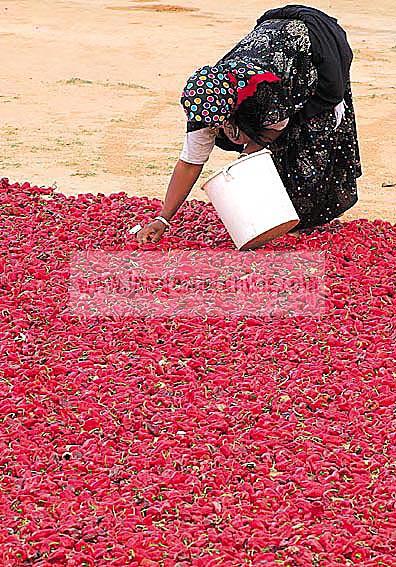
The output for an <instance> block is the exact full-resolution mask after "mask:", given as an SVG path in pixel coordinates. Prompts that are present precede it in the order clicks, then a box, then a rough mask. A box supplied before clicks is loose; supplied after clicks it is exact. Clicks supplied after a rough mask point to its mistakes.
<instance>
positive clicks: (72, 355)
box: [0, 179, 396, 567]
mask: <svg viewBox="0 0 396 567" xmlns="http://www.w3.org/2000/svg"><path fill="white" fill-rule="evenodd" d="M159 209H160V201H157V200H149V199H146V198H137V197H128V196H127V195H126V194H125V193H118V194H114V195H110V196H104V195H97V196H94V195H90V194H89V195H79V196H77V197H66V196H64V195H62V194H60V193H55V191H54V189H52V188H42V187H34V186H31V185H29V184H28V183H23V184H18V183H12V184H11V183H10V182H9V181H8V180H7V179H3V180H1V182H0V218H1V254H0V274H1V289H2V295H1V300H0V302H1V305H0V317H1V318H0V336H1V343H0V361H1V365H0V383H1V388H0V565H1V566H3V567H14V566H29V565H32V566H40V567H43V566H50V565H59V566H62V565H68V566H76V567H77V566H79V567H80V566H81V567H82V566H85V567H91V566H92V567H94V566H95V567H97V566H102V565H114V566H120V567H123V566H126V565H132V566H136V567H137V566H142V567H155V566H160V567H161V566H164V567H187V566H189V565H194V566H197V567H216V566H230V567H231V566H235V567H240V566H242V565H251V566H256V565H257V566H262V565H263V566H264V565H268V566H277V565H283V566H285V567H287V566H290V567H293V566H302V567H307V566H313V567H319V566H320V567H322V566H323V567H327V566H329V567H330V566H331V567H334V566H335V565H342V566H343V565H362V566H364V567H374V566H379V565H382V566H388V567H391V566H394V565H395V557H396V500H395V496H396V482H395V468H396V449H395V438H396V429H395V420H396V390H395V387H394V384H395V378H396V373H395V367H394V359H395V339H396V316H395V302H396V297H395V283H396V280H395V254H396V227H395V226H392V225H391V224H389V223H387V222H382V221H376V222H368V221H365V220H359V221H353V222H349V223H340V222H334V223H331V224H329V225H327V226H325V227H322V228H318V229H315V230H314V231H312V232H311V233H310V234H308V233H303V234H300V235H298V236H297V237H296V236H293V235H287V236H284V237H282V238H280V239H278V240H276V241H273V242H272V243H270V244H268V245H266V246H265V247H264V248H263V249H261V250H257V251H255V252H252V253H249V254H250V256H249V255H247V256H245V258H252V259H253V260H254V261H259V260H260V258H261V257H262V256H263V255H265V254H269V253H276V252H277V253H292V252H295V251H300V252H302V251H311V252H312V251H315V252H316V253H317V254H319V255H323V256H325V257H326V269H325V273H324V275H323V281H322V283H323V289H324V290H325V297H324V308H323V309H322V311H321V313H320V315H319V316H318V317H315V316H314V315H312V316H310V315H307V314H306V313H305V314H304V313H302V312H296V313H295V314H294V315H290V314H289V315H285V316H258V315H256V316H255V315H254V313H251V312H249V314H247V315H246V316H241V317H227V316H221V314H212V315H211V314H210V313H209V314H207V316H192V315H190V316H176V317H170V316H169V314H168V315H167V316H166V317H161V316H156V317H152V318H149V317H147V315H146V316H145V317H142V318H140V319H139V317H136V316H135V315H134V316H133V317H132V316H128V314H126V315H124V316H122V317H111V315H109V314H106V315H105V316H92V317H79V315H78V313H77V312H73V311H71V310H70V305H69V303H70V299H69V291H70V290H69V281H70V266H71V263H70V258H71V257H72V255H73V254H74V253H76V252H78V251H84V250H102V251H103V250H104V251H106V252H107V253H117V252H122V253H124V254H126V253H129V252H130V253H132V252H136V251H137V250H138V245H137V243H136V240H135V239H134V238H133V237H132V236H131V235H130V234H129V233H128V231H127V230H126V227H128V226H132V224H134V223H136V222H142V223H144V222H145V221H147V219H149V218H151V217H152V216H153V214H154V213H157V214H158V211H159ZM174 249H180V250H188V251H205V250H206V251H213V250H221V251H223V252H226V251H230V252H231V251H232V250H233V245H232V243H231V241H230V239H229V237H228V235H227V233H226V231H225V229H224V227H223V226H222V225H221V223H220V221H219V220H218V218H217V216H216V214H215V212H214V209H213V208H212V207H211V206H210V205H205V204H203V203H200V202H198V201H191V202H189V203H188V204H186V206H185V207H184V209H183V210H181V211H180V213H179V215H178V217H177V218H176V219H175V222H174V226H173V228H172V231H170V232H169V233H167V234H166V236H165V237H164V239H163V240H162V241H161V243H160V244H159V245H157V246H154V245H152V244H147V245H145V246H144V247H143V250H144V251H146V252H147V251H148V252H149V251H154V250H155V251H156V253H157V254H158V252H159V251H160V252H162V253H164V257H166V255H167V254H169V252H170V251H171V250H174ZM242 257H244V256H243V253H241V258H242ZM241 261H242V260H241ZM285 281H286V282H287V280H285ZM287 291H288V290H287V288H286V289H284V290H283V292H285V293H287Z"/></svg>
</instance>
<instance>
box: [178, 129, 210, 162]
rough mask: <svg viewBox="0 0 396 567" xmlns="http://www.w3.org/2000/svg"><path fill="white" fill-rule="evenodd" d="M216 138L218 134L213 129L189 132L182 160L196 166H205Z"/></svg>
mask: <svg viewBox="0 0 396 567" xmlns="http://www.w3.org/2000/svg"><path fill="white" fill-rule="evenodd" d="M215 138H216V132H215V131H213V130H212V129H211V128H202V129H201V130H196V131H195V132H187V134H186V137H185V139H184V146H183V149H182V152H181V154H180V159H181V160H182V161H185V162H187V163H192V164H194V165H203V164H204V163H206V162H207V161H208V159H209V156H210V154H211V152H212V150H213V148H214V145H215Z"/></svg>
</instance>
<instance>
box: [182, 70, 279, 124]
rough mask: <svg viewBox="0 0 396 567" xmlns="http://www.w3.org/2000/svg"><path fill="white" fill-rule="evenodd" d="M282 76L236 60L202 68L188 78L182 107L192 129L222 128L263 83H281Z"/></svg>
mask: <svg viewBox="0 0 396 567" xmlns="http://www.w3.org/2000/svg"><path fill="white" fill-rule="evenodd" d="M278 82H280V79H279V77H277V76H276V75H274V74H273V73H271V72H268V71H264V70H262V69H260V68H259V67H257V66H256V65H254V64H252V63H248V64H245V63H238V62H235V61H231V62H226V63H221V64H218V65H216V66H215V67H210V66H205V67H201V68H200V69H198V70H197V71H195V73H194V74H193V75H192V76H191V77H190V78H189V80H188V81H187V84H186V86H185V88H184V91H183V93H182V97H181V104H182V106H183V108H184V111H185V113H186V115H187V121H188V122H189V124H190V125H191V127H192V129H199V128H205V127H207V126H221V125H222V124H224V122H225V121H229V120H232V117H233V115H234V114H235V111H236V110H237V109H238V108H239V107H240V105H242V104H243V103H244V101H246V100H247V99H249V98H250V97H251V96H252V95H253V94H254V93H255V92H256V90H257V87H258V85H260V84H263V83H267V84H269V83H278Z"/></svg>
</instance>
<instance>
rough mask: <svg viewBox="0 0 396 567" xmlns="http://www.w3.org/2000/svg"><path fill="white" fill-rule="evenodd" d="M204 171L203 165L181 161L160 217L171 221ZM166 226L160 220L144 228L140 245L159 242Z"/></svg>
mask: <svg viewBox="0 0 396 567" xmlns="http://www.w3.org/2000/svg"><path fill="white" fill-rule="evenodd" d="M202 169H203V165H195V164H192V163H187V162H185V161H182V160H179V161H178V162H177V164H176V166H175V169H174V171H173V175H172V177H171V180H170V182H169V186H168V190H167V192H166V196H165V201H164V206H163V207H162V209H161V212H160V213H159V216H161V217H164V218H165V219H166V220H168V221H169V220H170V219H171V218H172V217H173V215H174V214H175V213H176V212H177V211H178V210H179V208H180V207H181V205H182V204H183V203H184V201H185V200H186V198H187V197H188V195H189V193H190V192H191V189H192V188H193V187H194V185H195V183H196V181H197V179H198V177H199V176H200V174H201V172H202ZM165 229H166V226H165V225H164V223H163V222H161V221H159V220H154V221H152V222H150V223H149V224H147V225H146V226H145V227H143V228H142V230H140V231H139V232H138V234H137V240H138V242H139V243H140V244H145V243H146V242H158V241H159V240H160V238H161V236H162V235H163V233H164V232H165Z"/></svg>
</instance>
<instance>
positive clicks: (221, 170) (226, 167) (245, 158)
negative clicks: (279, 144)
mask: <svg viewBox="0 0 396 567" xmlns="http://www.w3.org/2000/svg"><path fill="white" fill-rule="evenodd" d="M264 154H270V155H272V152H271V150H268V149H267V148H263V149H262V150H259V151H258V152H253V153H251V154H247V155H244V156H243V157H240V158H238V159H236V160H234V161H232V162H231V163H229V164H226V165H225V166H224V167H222V168H221V169H219V170H217V171H216V172H215V173H213V174H212V175H211V176H210V177H209V179H207V180H206V181H205V183H204V184H203V185H202V186H201V189H202V191H205V192H206V185H207V184H208V183H209V182H210V181H212V180H213V179H215V177H217V176H218V175H220V174H221V173H223V174H224V172H225V171H227V172H228V171H229V170H230V169H231V168H232V167H234V166H235V165H238V164H240V163H243V162H244V161H247V160H248V159H252V158H254V157H257V156H260V155H264Z"/></svg>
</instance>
